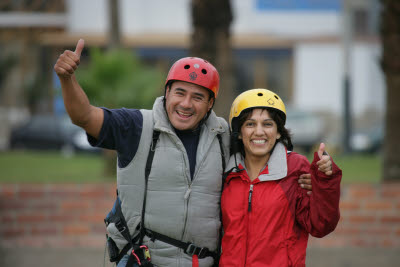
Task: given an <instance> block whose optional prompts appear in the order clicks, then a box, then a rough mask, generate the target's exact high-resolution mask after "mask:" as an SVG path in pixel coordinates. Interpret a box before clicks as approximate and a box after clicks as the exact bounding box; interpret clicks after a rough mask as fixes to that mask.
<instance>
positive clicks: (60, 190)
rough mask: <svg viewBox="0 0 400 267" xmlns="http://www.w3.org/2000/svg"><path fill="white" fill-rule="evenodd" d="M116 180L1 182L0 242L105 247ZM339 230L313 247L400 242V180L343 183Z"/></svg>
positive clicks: (312, 240) (394, 245)
mask: <svg viewBox="0 0 400 267" xmlns="http://www.w3.org/2000/svg"><path fill="white" fill-rule="evenodd" d="M115 189H116V185H115V184H83V185H75V184H73V185H72V184H45V185H38V184H34V185H21V184H6V185H5V184H2V185H0V247H10V248H13V247H23V246H29V247H77V246H78V247H80V246H81V247H93V248H103V247H104V241H105V238H104V235H105V227H104V223H103V218H104V216H105V215H106V214H107V212H108V211H109V210H110V209H111V207H112V205H113V201H114V199H115ZM340 208H341V220H340V222H339V225H338V227H337V228H336V230H335V232H333V233H332V234H330V235H328V236H326V237H324V238H322V239H316V238H310V244H309V247H313V246H315V247H346V246H348V247H391V248H400V183H393V184H379V185H344V186H342V196H341V203H340Z"/></svg>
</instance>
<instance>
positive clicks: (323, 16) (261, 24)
mask: <svg viewBox="0 0 400 267" xmlns="http://www.w3.org/2000/svg"><path fill="white" fill-rule="evenodd" d="M232 6H233V11H234V16H235V20H234V22H233V30H234V33H236V34H241V33H261V34H269V35H277V36H282V37H300V36H302V37H308V36H315V35H321V34H322V35H334V34H337V32H338V30H339V27H340V14H339V13H336V12H315V11H314V12H307V11H286V12H284V11H265V10H256V7H255V1H254V0H251V1H247V0H246V1H244V0H233V1H232Z"/></svg>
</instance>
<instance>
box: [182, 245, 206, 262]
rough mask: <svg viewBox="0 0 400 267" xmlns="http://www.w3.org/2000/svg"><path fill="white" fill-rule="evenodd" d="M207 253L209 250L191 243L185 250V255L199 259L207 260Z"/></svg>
mask: <svg viewBox="0 0 400 267" xmlns="http://www.w3.org/2000/svg"><path fill="white" fill-rule="evenodd" d="M207 252H208V249H207V248H201V247H197V246H195V245H194V244H193V243H190V244H189V245H188V246H187V248H186V250H185V253H186V254H188V255H189V256H193V255H197V256H198V257H199V259H202V258H205V257H206V255H207Z"/></svg>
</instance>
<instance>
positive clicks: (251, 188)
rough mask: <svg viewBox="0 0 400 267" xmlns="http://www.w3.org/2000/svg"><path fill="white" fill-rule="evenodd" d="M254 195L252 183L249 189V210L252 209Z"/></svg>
mask: <svg viewBox="0 0 400 267" xmlns="http://www.w3.org/2000/svg"><path fill="white" fill-rule="evenodd" d="M252 195H253V185H252V184H251V185H250V190H249V206H248V211H251V196H252Z"/></svg>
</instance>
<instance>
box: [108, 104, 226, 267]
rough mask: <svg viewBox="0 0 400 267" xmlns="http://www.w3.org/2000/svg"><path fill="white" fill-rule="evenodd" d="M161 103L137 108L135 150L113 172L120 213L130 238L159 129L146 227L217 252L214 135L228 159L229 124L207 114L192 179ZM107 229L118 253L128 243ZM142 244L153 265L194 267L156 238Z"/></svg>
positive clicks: (218, 181) (218, 163) (218, 182)
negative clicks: (138, 126)
mask: <svg viewBox="0 0 400 267" xmlns="http://www.w3.org/2000/svg"><path fill="white" fill-rule="evenodd" d="M162 99H163V97H159V98H157V100H156V102H155V103H154V106H153V110H141V112H142V114H143V129H142V135H141V137H140V138H141V139H140V143H139V147H138V151H137V152H136V155H135V157H134V158H133V159H132V161H131V162H130V163H129V164H128V165H127V166H126V167H125V168H118V170H117V183H118V191H119V198H120V200H121V208H122V213H123V214H124V217H125V219H126V222H127V224H128V227H129V231H130V233H131V235H132V236H135V235H137V234H138V230H139V229H138V226H139V223H140V220H141V212H142V205H143V195H144V180H145V178H144V171H145V165H146V161H147V156H148V153H149V149H150V145H151V142H152V134H153V130H157V131H160V132H161V133H160V136H159V140H158V142H157V146H156V148H155V154H154V159H153V163H152V168H151V172H150V175H149V178H148V188H147V198H146V199H147V200H146V209H145V223H144V225H145V228H147V229H150V230H152V231H155V232H158V233H160V234H163V235H166V236H168V237H171V238H174V239H177V240H182V241H184V242H192V243H194V244H195V245H196V246H199V247H207V248H208V249H210V250H211V251H216V250H217V246H218V239H219V229H220V226H221V222H220V194H221V186H222V174H223V170H222V157H221V149H220V145H219V142H218V139H217V134H220V135H221V136H222V140H223V144H224V149H225V151H224V154H225V155H229V153H228V144H229V129H228V125H227V123H226V121H225V120H224V119H222V118H218V117H216V115H215V113H214V112H211V114H210V116H209V118H208V119H207V121H206V122H205V123H204V124H203V126H202V127H201V133H200V140H199V144H198V148H197V156H196V168H195V172H194V176H193V180H192V179H191V177H190V166H189V159H188V156H187V153H186V150H185V147H184V145H183V144H182V142H181V140H180V139H179V138H178V136H177V135H176V134H175V132H174V130H173V128H172V126H171V125H170V122H169V120H168V118H167V114H166V112H165V110H164V107H163V103H162ZM107 230H108V232H109V234H110V236H111V237H112V239H113V240H114V241H115V242H116V244H117V246H118V247H119V248H120V249H121V248H122V247H124V246H125V245H126V244H127V241H126V240H125V239H124V238H123V237H122V236H121V235H120V233H119V232H118V230H117V229H116V228H115V226H114V225H113V224H110V225H109V226H108V227H107ZM143 243H144V244H145V245H147V246H148V247H149V249H150V255H151V259H152V263H153V264H154V265H155V266H192V258H191V257H190V256H189V255H187V254H185V253H184V252H183V251H182V249H179V248H177V247H175V246H172V245H169V244H167V243H163V242H161V241H159V240H155V241H154V242H153V241H150V240H149V238H148V237H147V236H146V237H145V238H144V241H143ZM212 264H213V258H212V257H206V258H203V259H199V265H200V266H211V265H212Z"/></svg>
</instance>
